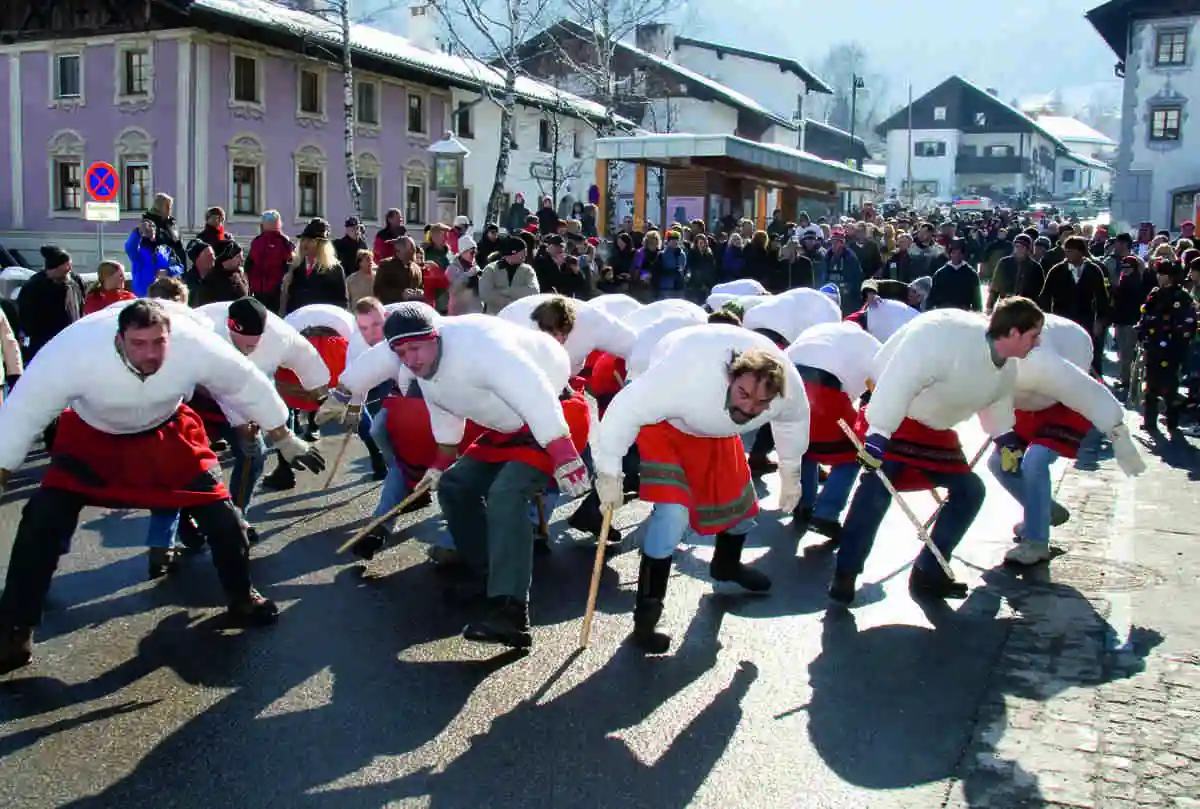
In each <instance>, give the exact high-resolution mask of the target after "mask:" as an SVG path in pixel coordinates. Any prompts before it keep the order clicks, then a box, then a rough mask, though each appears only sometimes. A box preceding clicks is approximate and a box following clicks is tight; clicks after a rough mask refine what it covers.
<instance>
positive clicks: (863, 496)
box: [837, 461, 985, 576]
mask: <svg viewBox="0 0 1200 809" xmlns="http://www.w3.org/2000/svg"><path fill="white" fill-rule="evenodd" d="M903 468H904V464H901V463H898V462H896V461H885V462H884V464H883V474H885V475H887V476H888V480H892V481H894V480H897V479H898V478H899V473H900V472H901V470H902V469H903ZM923 474H925V476H926V477H928V478H929V480H930V482H931V483H933V484H934V485H935V486H941V487H945V489H946V505H945V506H944V507H943V508H942V511H941V513H940V514H939V515H938V518H937V522H935V523H934V524H933V531H931V532H930V539H932V540H933V544H934V545H936V546H937V548H938V550H939V551H941V552H942V556H944V557H946V560H947V561H949V560H950V555H951V554H952V553H954V549H955V548H957V547H958V543H960V542H962V538H963V537H964V536H965V535H966V533H967V529H968V528H970V527H971V523H972V522H974V521H975V516H976V515H977V514H979V509H980V508H981V507H982V506H983V497H984V493H985V489H984V485H983V481H982V480H980V479H979V476H978V475H976V474H975V473H974V472H966V473H962V474H952V473H946V472H924V473H923ZM901 496H903V493H901ZM891 504H892V497H891V495H890V494H888V491H887V489H885V488H884V486H883V482H882V481H880V479H879V475H876V474H874V473H863V475H862V478H861V479H860V480H859V483H858V489H856V490H855V492H854V499H853V500H851V501H850V510H849V511H848V512H847V513H846V522H845V523H844V524H843V526H842V536H841V545H840V546H839V547H838V555H837V572H838V575H841V576H847V575H848V576H858V575H860V574H861V573H862V572H863V566H864V565H865V564H866V562H867V556H868V555H870V553H871V548H872V547H873V546H874V544H875V535H876V534H877V533H878V532H879V526H880V524H881V523H882V522H883V517H884V515H885V514H887V510H888V506H890V505H891ZM915 564H916V566H917V567H919V568H921V570H922V572H924V573H935V572H937V571H938V570H939V568H938V564H937V560H936V559H935V558H934V556H933V554H932V553H930V552H929V549H928V548H925V549H923V550H922V551H921V553H920V555H919V556H918V557H917V560H916V563H915Z"/></svg>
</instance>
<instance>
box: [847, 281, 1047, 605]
mask: <svg viewBox="0 0 1200 809" xmlns="http://www.w3.org/2000/svg"><path fill="white" fill-rule="evenodd" d="M1044 322H1045V317H1044V316H1043V314H1042V310H1041V309H1039V308H1038V306H1037V304H1035V303H1034V302H1033V301H1031V300H1029V299H1027V298H1008V299H1007V300H1005V301H1003V302H1002V303H1001V304H1000V305H999V306H997V307H996V310H995V311H994V312H993V313H992V316H991V320H990V322H989V321H988V320H987V319H985V318H984V317H982V316H981V315H978V314H975V313H972V312H966V311H961V310H956V309H946V310H941V311H937V312H929V313H926V314H924V315H921V316H920V317H919V318H916V319H914V320H913V321H911V322H910V323H909V324H908V325H906V326H905V327H904V328H902V329H900V331H898V332H897V333H896V334H895V335H893V336H892V338H891V339H890V340H888V342H887V343H886V344H884V346H883V349H882V350H881V351H880V352H879V354H878V356H877V357H876V359H875V371H876V373H875V374H874V376H875V377H876V378H877V380H878V381H877V384H876V387H875V390H874V391H873V392H872V394H871V402H870V404H869V405H867V409H866V413H865V419H860V421H859V424H858V425H857V431H858V432H859V435H860V437H861V438H863V444H864V447H863V451H862V452H861V453H860V454H859V462H860V463H862V464H863V466H864V467H865V468H867V469H868V470H869V472H874V471H877V470H880V469H882V471H883V473H884V474H886V475H887V477H888V479H889V480H890V481H891V482H892V483H893V484H894V485H895V486H896V488H897V490H899V491H906V490H909V491H916V490H921V489H931V488H933V487H934V486H937V487H943V488H945V489H946V491H947V495H946V504H945V506H944V507H943V508H942V510H941V513H940V514H939V515H938V519H937V522H936V523H934V526H933V531H932V534H931V536H932V539H933V542H934V544H935V545H936V546H937V547H938V549H939V550H940V551H941V552H942V555H943V556H944V557H946V559H947V560H949V558H950V556H951V554H952V553H953V552H954V549H955V548H956V547H957V546H958V543H959V542H961V541H962V538H963V536H964V535H965V534H966V532H967V529H968V528H969V527H970V525H971V523H972V522H973V521H974V519H975V516H976V515H977V514H978V513H979V509H980V507H981V506H982V505H983V498H984V486H983V481H982V480H980V478H979V476H978V475H976V474H975V473H974V472H972V471H971V468H970V465H969V464H968V463H967V459H966V456H965V455H964V454H963V449H962V442H961V441H960V440H959V438H958V433H957V432H955V430H954V427H955V426H956V425H957V424H959V423H961V422H963V421H966V420H967V419H969V418H971V417H972V416H974V415H976V414H978V415H979V419H980V421H981V422H982V424H983V428H984V430H985V431H986V432H987V434H988V435H990V436H993V440H994V441H995V442H996V444H997V446H999V447H1001V448H1002V450H1003V451H1005V452H1012V451H1013V450H1014V448H1016V447H1017V446H1018V445H1019V443H1020V439H1019V438H1018V437H1017V436H1016V434H1015V433H1013V432H1012V431H1011V425H1012V419H1013V394H1014V391H1015V390H1016V380H1017V363H1016V362H1015V360H1019V359H1021V358H1023V357H1025V356H1026V355H1027V354H1028V353H1029V352H1030V351H1032V350H1033V348H1034V346H1036V345H1037V343H1038V339H1039V336H1040V335H1041V331H1042V324H1043V323H1044ZM890 504H891V495H890V494H889V493H888V491H887V489H886V488H885V487H884V485H883V483H882V482H881V481H880V479H879V476H878V475H875V474H869V473H868V474H864V475H863V476H862V479H861V481H860V482H859V485H858V489H857V491H855V493H854V497H853V499H852V500H851V502H850V510H849V512H847V514H846V522H845V524H844V525H843V527H842V532H841V543H840V545H839V546H838V555H837V566H836V569H835V571H834V575H833V582H832V583H831V584H830V587H829V597H830V598H831V599H833V600H834V601H838V602H842V603H846V604H848V603H850V602H851V601H853V600H854V591H855V584H856V581H857V579H858V576H859V575H860V574H861V573H862V571H863V567H864V565H865V564H866V561H867V556H868V555H869V554H870V552H871V546H872V545H873V544H874V543H875V535H876V533H877V532H878V531H879V525H880V523H882V522H883V517H884V514H885V513H887V510H888V506H889V505H890ZM908 582H909V590H910V591H911V592H912V593H913V595H915V596H918V597H929V598H964V597H966V594H967V588H966V585H964V584H963V583H962V582H958V581H955V580H954V579H952V578H950V577H949V576H947V575H946V574H945V573H944V572H943V571H942V570H941V568H940V567H939V566H938V564H937V560H936V559H935V558H934V556H933V554H932V553H930V551H929V549H928V548H926V549H924V550H922V551H921V554H920V555H919V556H918V557H917V559H916V562H915V563H914V564H913V569H912V573H911V574H910V576H909V580H908Z"/></svg>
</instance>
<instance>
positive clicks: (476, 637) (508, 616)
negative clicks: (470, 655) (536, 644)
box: [463, 596, 533, 649]
mask: <svg viewBox="0 0 1200 809" xmlns="http://www.w3.org/2000/svg"><path fill="white" fill-rule="evenodd" d="M463 637H464V638H466V639H467V640H473V641H476V642H478V643H498V644H500V645H501V646H509V647H512V648H513V649H528V648H529V647H530V646H532V645H533V636H532V635H530V634H529V606H528V605H527V604H526V603H525V602H524V601H521V600H519V599H516V598H513V597H512V596H497V597H495V598H490V599H488V612H487V615H486V616H484V617H483V618H481V619H480V620H478V621H472V622H471V623H469V624H467V626H466V628H465V629H463Z"/></svg>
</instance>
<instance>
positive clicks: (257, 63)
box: [229, 45, 267, 121]
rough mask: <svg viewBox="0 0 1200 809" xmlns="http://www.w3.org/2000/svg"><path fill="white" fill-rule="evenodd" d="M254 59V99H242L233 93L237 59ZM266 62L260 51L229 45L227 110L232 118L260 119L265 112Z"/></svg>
mask: <svg viewBox="0 0 1200 809" xmlns="http://www.w3.org/2000/svg"><path fill="white" fill-rule="evenodd" d="M239 58H242V59H253V60H254V89H255V90H257V91H258V92H257V95H258V99H257V100H256V101H243V100H240V99H238V98H237V97H236V96H235V95H234V89H235V88H236V86H237V82H236V81H235V76H236V71H237V68H236V67H235V66H236V65H237V60H238V59H239ZM266 84H267V63H266V57H265V55H264V54H262V53H255V52H254V51H251V50H249V49H247V48H242V47H238V46H236V45H230V46H229V110H230V112H231V113H233V117H234V118H241V119H243V120H251V121H261V120H263V118H264V117H265V116H266V113H267V87H266Z"/></svg>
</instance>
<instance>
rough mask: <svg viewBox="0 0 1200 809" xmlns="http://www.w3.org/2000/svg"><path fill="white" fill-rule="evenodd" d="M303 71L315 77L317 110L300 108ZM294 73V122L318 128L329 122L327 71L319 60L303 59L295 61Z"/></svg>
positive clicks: (302, 92)
mask: <svg viewBox="0 0 1200 809" xmlns="http://www.w3.org/2000/svg"><path fill="white" fill-rule="evenodd" d="M305 73H312V74H313V75H315V76H316V77H317V106H318V107H319V109H318V111H317V112H310V111H308V110H304V109H301V102H302V100H303V96H304V82H303V77H304V74H305ZM294 74H295V77H296V123H298V124H300V126H303V127H311V128H316V129H320V128H321V127H323V126H324V125H325V124H327V123H329V98H328V96H327V90H328V87H329V84H328V76H329V71H327V70H326V69H325V66H324V65H322V64H321V63H320V62H317V61H315V60H305V61H301V62H297V63H296V67H295V71H294Z"/></svg>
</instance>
